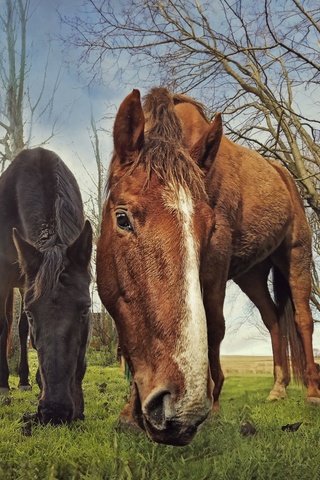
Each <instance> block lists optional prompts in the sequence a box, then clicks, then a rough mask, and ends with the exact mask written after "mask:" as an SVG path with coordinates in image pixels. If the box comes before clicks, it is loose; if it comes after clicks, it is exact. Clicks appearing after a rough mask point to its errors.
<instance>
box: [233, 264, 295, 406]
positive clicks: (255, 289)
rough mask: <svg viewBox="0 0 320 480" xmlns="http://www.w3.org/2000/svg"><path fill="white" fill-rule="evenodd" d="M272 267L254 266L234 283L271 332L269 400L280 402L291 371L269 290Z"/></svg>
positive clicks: (267, 265) (284, 395)
mask: <svg viewBox="0 0 320 480" xmlns="http://www.w3.org/2000/svg"><path fill="white" fill-rule="evenodd" d="M270 267H271V265H270V263H269V262H268V261H266V262H264V263H261V264H259V265H256V266H254V267H253V268H252V269H251V270H250V271H248V272H246V273H245V274H244V275H241V277H238V278H236V279H234V281H235V282H236V283H237V284H238V285H239V287H240V288H241V290H242V291H243V292H244V293H245V294H246V295H247V296H248V297H249V299H250V300H251V301H252V302H253V303H254V304H255V306H256V307H257V308H258V310H259V312H260V315H261V318H262V320H263V323H264V324H265V326H266V327H267V329H268V330H269V332H270V336H271V344H272V352H273V374H274V385H273V388H272V390H271V392H270V394H269V396H268V400H278V399H281V398H285V397H286V387H287V385H288V384H289V381H290V370H289V364H288V358H287V349H286V342H285V341H283V338H282V335H281V332H280V326H279V321H278V313H277V308H276V306H275V304H274V302H273V301H272V298H271V296H270V292H269V290H268V274H269V271H270Z"/></svg>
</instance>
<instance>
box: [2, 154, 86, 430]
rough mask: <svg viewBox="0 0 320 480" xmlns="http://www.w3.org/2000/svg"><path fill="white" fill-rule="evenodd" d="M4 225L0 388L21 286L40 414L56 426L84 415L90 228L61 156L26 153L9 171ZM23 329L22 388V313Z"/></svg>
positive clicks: (23, 374)
mask: <svg viewBox="0 0 320 480" xmlns="http://www.w3.org/2000/svg"><path fill="white" fill-rule="evenodd" d="M0 229H1V236H0V278H1V283H0V335H1V343H0V392H1V393H2V394H3V393H6V392H8V391H9V383H8V377H9V370H8V363H7V355H6V353H7V352H6V350H7V338H8V333H9V328H10V321H11V316H12V291H13V288H14V287H19V288H22V289H23V291H24V300H23V301H24V312H25V316H26V317H27V318H28V321H29V325H30V335H31V339H32V343H33V345H34V347H35V348H36V350H37V354H38V360H39V377H40V378H39V383H40V385H41V397H40V400H39V406H38V418H39V420H40V422H42V423H48V422H52V423H56V424H57V423H61V422H69V421H71V420H72V419H76V418H83V409H84V405H83V393H82V387H81V384H82V379H83V376H84V373H85V351H86V345H87V339H88V331H89V307H90V294H89V284H90V272H89V263H90V256H91V249H92V231H91V226H90V223H89V222H88V221H86V222H85V221H84V215H83V206H82V200H81V195H80V191H79V187H78V185H77V182H76V180H75V178H74V176H73V174H72V173H71V172H70V170H69V169H68V168H67V167H66V165H65V164H64V163H63V162H62V160H61V159H60V158H59V157H58V156H57V155H56V154H55V153H53V152H51V151H49V150H45V149H43V148H36V149H32V150H24V151H22V152H21V153H20V154H19V155H18V156H17V157H16V158H15V160H13V162H12V163H11V164H10V166H9V167H8V168H7V170H6V171H5V172H4V173H3V175H2V176H1V178H0ZM20 331H21V332H22V338H21V340H22V349H21V352H22V358H21V363H22V365H21V366H20V386H21V387H27V386H28V385H29V382H28V364H27V355H26V336H27V331H28V329H27V325H26V320H25V319H24V316H22V326H21V328H20Z"/></svg>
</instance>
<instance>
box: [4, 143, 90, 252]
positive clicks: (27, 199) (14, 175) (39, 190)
mask: <svg viewBox="0 0 320 480" xmlns="http://www.w3.org/2000/svg"><path fill="white" fill-rule="evenodd" d="M0 205H1V206H0V228H1V232H2V235H1V239H0V252H1V253H2V255H3V256H6V257H7V258H9V260H12V257H13V256H14V257H15V256H16V252H15V248H14V246H13V241H12V229H13V228H14V227H15V228H17V229H18V230H19V232H20V233H21V234H22V235H23V236H24V237H25V238H26V239H27V240H28V241H30V242H31V243H32V244H34V245H37V244H39V241H41V239H44V238H45V237H49V236H50V235H53V233H54V230H55V229H56V228H57V225H59V224H60V223H63V224H64V225H68V224H71V225H72V226H73V228H72V229H71V230H70V228H69V231H68V232H67V233H68V235H69V236H70V239H69V240H68V241H67V243H68V244H70V243H71V242H72V241H74V240H75V239H76V238H77V236H78V235H79V233H80V231H81V229H82V227H83V223H84V216H83V206H82V200H81V194H80V190H79V187H78V184H77V182H76V179H75V178H74V175H73V174H72V172H71V171H70V170H69V168H68V167H67V166H66V165H65V164H64V162H63V161H62V160H61V159H60V157H59V156H58V155H57V154H56V153H54V152H52V151H50V150H47V149H44V148H41V147H38V148H35V149H28V150H23V151H22V152H20V153H19V154H18V155H17V157H16V158H15V159H14V160H13V161H12V163H11V164H10V165H9V167H8V168H7V169H6V171H5V172H4V173H3V174H2V176H1V178H0ZM67 230H68V229H67ZM65 237H66V238H67V234H66V235H65ZM63 240H64V239H63ZM62 243H64V242H62Z"/></svg>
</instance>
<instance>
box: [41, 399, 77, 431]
mask: <svg viewBox="0 0 320 480" xmlns="http://www.w3.org/2000/svg"><path fill="white" fill-rule="evenodd" d="M38 418H39V421H40V423H43V424H47V423H51V424H52V425H61V424H63V423H70V422H71V421H72V420H73V406H72V403H56V402H49V401H45V400H40V402H39V406H38Z"/></svg>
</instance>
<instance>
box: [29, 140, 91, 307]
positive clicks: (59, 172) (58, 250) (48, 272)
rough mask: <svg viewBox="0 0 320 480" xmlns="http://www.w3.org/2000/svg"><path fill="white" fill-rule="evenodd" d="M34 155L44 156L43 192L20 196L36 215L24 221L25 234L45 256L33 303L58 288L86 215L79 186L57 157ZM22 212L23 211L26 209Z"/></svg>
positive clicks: (44, 153)
mask: <svg viewBox="0 0 320 480" xmlns="http://www.w3.org/2000/svg"><path fill="white" fill-rule="evenodd" d="M31 152H34V153H33V155H34V157H35V159H36V160H38V161H39V157H41V156H42V158H41V161H42V163H41V164H40V163H38V169H40V168H41V169H42V176H43V177H44V178H45V180H44V184H43V185H42V189H41V186H40V187H39V189H38V191H37V190H35V191H34V192H31V190H30V191H29V192H28V191H27V192H26V191H24V192H23V193H22V194H21V196H23V198H24V201H25V203H26V204H27V205H26V206H28V208H30V207H32V210H29V211H32V212H33V214H32V217H31V218H30V217H29V221H28V222H26V221H23V223H24V225H25V230H26V232H25V233H26V234H27V237H28V240H29V241H31V243H33V244H34V245H35V247H36V248H37V249H38V250H39V251H40V252H41V255H42V260H41V264H40V267H39V269H38V272H37V274H36V276H35V279H34V282H33V285H32V290H33V299H36V298H39V296H40V295H42V294H44V293H46V292H48V291H49V290H51V289H53V288H54V287H55V286H56V284H57V282H58V279H59V276H60V274H61V273H62V271H63V270H64V268H65V261H66V255H65V253H66V249H67V247H68V246H70V245H71V244H72V243H73V242H74V241H75V240H76V239H77V237H78V236H79V234H80V232H81V230H82V228H83V224H84V215H83V207H82V200H81V195H80V191H79V187H78V184H77V182H76V180H75V178H74V176H73V174H72V173H71V171H70V170H69V169H68V168H67V166H66V165H65V164H64V163H63V162H62V160H61V159H60V158H59V157H58V155H56V154H55V153H53V152H50V151H48V150H43V149H35V150H33V151H31ZM39 165H41V166H39ZM49 183H50V185H51V187H52V188H51V189H50V190H51V192H53V193H51V195H52V198H48V196H50V191H47V192H45V189H46V186H47V185H48V184H49ZM48 190H49V189H48ZM20 208H21V210H23V206H21V207H20ZM26 211H27V209H26Z"/></svg>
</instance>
